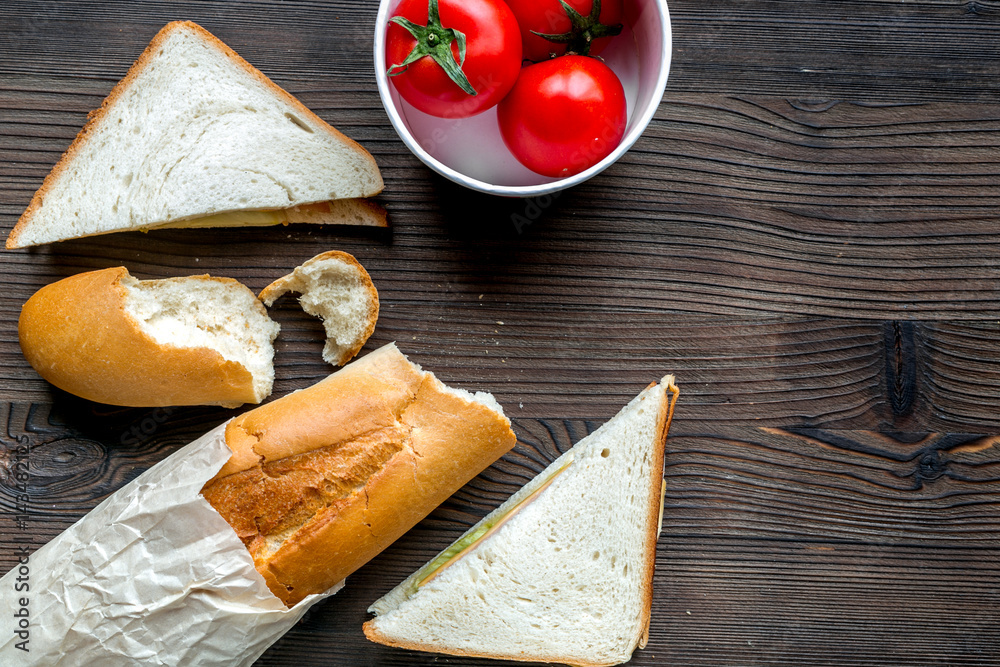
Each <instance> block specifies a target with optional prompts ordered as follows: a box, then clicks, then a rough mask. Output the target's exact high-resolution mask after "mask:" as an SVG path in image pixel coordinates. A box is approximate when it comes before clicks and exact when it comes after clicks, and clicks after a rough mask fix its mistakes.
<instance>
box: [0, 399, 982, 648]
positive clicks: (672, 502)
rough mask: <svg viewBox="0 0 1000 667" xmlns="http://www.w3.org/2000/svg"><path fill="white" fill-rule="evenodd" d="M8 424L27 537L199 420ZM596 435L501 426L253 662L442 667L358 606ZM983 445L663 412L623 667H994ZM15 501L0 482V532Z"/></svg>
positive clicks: (24, 412)
mask: <svg viewBox="0 0 1000 667" xmlns="http://www.w3.org/2000/svg"><path fill="white" fill-rule="evenodd" d="M682 404H683V402H682ZM4 416H5V418H6V421H7V431H6V436H5V437H4V438H3V439H2V440H3V451H4V456H3V457H0V460H2V461H3V462H4V465H5V466H6V465H7V462H8V461H9V460H10V458H9V452H10V448H11V446H12V443H14V442H16V441H17V439H18V438H19V437H25V436H26V437H27V438H29V439H30V441H31V443H32V452H31V455H30V456H31V461H32V463H33V464H34V467H33V471H34V474H33V477H32V487H31V488H32V502H31V509H30V518H29V522H30V524H29V525H30V526H31V529H32V530H31V535H32V537H33V539H34V546H39V545H40V544H41V543H43V542H44V541H45V540H47V539H48V538H49V537H51V536H52V535H54V534H55V533H56V532H57V531H58V530H61V529H62V528H63V527H65V526H67V525H68V524H69V523H70V522H71V521H72V520H73V519H74V518H75V517H78V516H80V515H82V514H83V513H85V512H86V511H87V510H88V509H89V508H90V507H92V506H93V505H95V504H96V503H97V502H98V501H99V500H100V498H101V497H102V495H103V494H106V493H108V492H110V491H111V490H113V489H114V488H117V487H118V486H120V485H122V484H124V483H125V482H127V481H128V479H131V478H132V477H133V476H134V475H135V474H138V472H139V471H140V470H141V469H145V467H148V466H149V465H151V464H152V463H153V462H155V461H156V460H159V459H160V458H162V456H164V455H165V454H166V453H168V452H169V451H172V450H173V449H174V448H175V447H176V446H179V445H180V444H182V443H180V442H178V440H177V437H176V436H177V435H178V434H179V432H188V434H189V436H190V437H194V436H196V435H197V430H198V429H200V428H201V427H202V426H203V424H201V423H198V422H199V420H198V419H191V420H186V421H184V422H183V423H182V424H180V425H178V426H177V428H176V429H175V428H174V426H175V424H174V423H173V422H171V428H169V429H164V430H160V431H156V430H154V431H153V432H152V433H151V434H150V435H149V436H147V437H146V439H144V440H143V441H142V442H141V443H138V444H136V443H131V442H129V443H126V444H125V445H124V447H123V445H122V443H120V442H111V438H110V437H109V436H108V434H107V433H97V432H95V431H91V432H89V433H81V432H80V431H79V430H78V427H77V426H75V425H74V426H72V427H67V426H63V425H60V424H58V423H57V422H54V421H53V419H52V416H51V415H50V414H47V413H46V411H45V410H44V408H38V407H35V408H27V409H26V408H25V406H19V405H17V406H13V408H12V409H11V408H9V407H8V408H7V414H6V415H4ZM22 422H23V423H22ZM78 423H87V424H93V422H78ZM598 424H599V422H596V421H584V420H551V419H547V420H536V419H515V421H514V427H515V431H516V432H517V434H518V445H517V447H516V449H515V450H514V451H513V452H511V453H510V454H508V455H507V456H505V457H503V459H501V460H500V461H499V462H498V463H497V464H495V465H494V466H492V467H491V468H490V469H489V470H488V471H487V472H486V473H484V474H483V475H481V476H480V477H478V478H476V479H475V480H473V482H471V483H470V484H469V485H467V486H466V487H464V488H463V489H462V490H461V491H460V492H459V493H457V494H456V495H455V496H453V497H452V498H451V499H449V500H448V501H447V502H446V503H445V504H444V505H442V506H441V507H440V508H438V509H437V510H436V511H435V512H434V513H432V515H431V516H430V517H429V518H428V519H426V520H425V521H423V522H422V523H421V524H420V525H419V526H418V527H417V528H415V529H414V530H413V531H411V532H410V533H408V534H407V535H406V536H404V537H403V538H402V539H401V540H400V541H399V542H397V543H396V544H394V545H393V546H391V547H390V548H389V549H388V550H387V551H386V552H384V553H383V554H382V555H381V556H379V557H378V558H377V559H376V560H374V561H373V562H372V563H370V564H369V565H368V566H366V567H365V568H363V569H362V570H361V571H360V572H359V573H358V574H357V575H355V576H354V577H352V578H351V579H350V580H349V583H348V586H347V588H346V589H345V590H344V591H343V592H342V593H340V594H338V595H337V596H336V597H334V598H332V599H331V600H330V601H328V602H326V603H324V604H322V605H319V606H318V607H316V608H315V609H314V610H313V611H311V612H310V614H309V615H308V616H307V617H306V619H305V620H304V621H303V622H302V623H300V624H299V625H298V626H296V627H295V628H294V629H293V630H292V631H291V632H290V633H289V634H288V635H286V637H284V638H283V639H282V640H281V641H280V642H279V643H278V644H277V645H275V647H273V648H272V649H271V650H270V651H269V652H268V653H267V654H266V655H265V657H264V658H263V659H262V660H261V661H260V664H261V665H289V664H291V663H292V661H295V662H296V663H297V664H300V665H321V664H323V665H338V664H343V665H348V664H350V665H355V664H400V665H402V664H412V665H424V664H427V665H430V664H438V663H439V662H440V660H441V658H439V657H437V656H434V655H431V654H420V653H414V652H405V651H397V650H394V649H388V648H385V647H376V646H372V645H370V644H368V643H367V642H366V641H365V639H364V638H363V636H362V634H361V631H360V625H361V623H362V622H363V621H364V620H365V618H367V614H366V611H365V610H366V608H367V605H368V604H370V603H371V602H372V601H373V600H374V599H375V598H377V597H378V596H379V595H381V594H382V593H384V592H386V591H387V590H389V589H390V588H391V587H393V586H394V585H395V584H396V583H398V582H399V581H400V580H402V579H403V578H404V577H405V576H406V575H408V574H409V573H410V572H411V571H412V570H413V569H415V568H416V567H418V566H419V565H421V564H422V563H423V562H424V561H425V560H427V559H428V558H429V557H431V556H433V555H434V554H435V553H436V552H437V550H439V549H441V548H443V547H444V546H446V545H447V544H448V543H449V542H450V541H451V540H452V539H454V538H455V537H457V536H458V535H459V534H461V532H462V531H463V530H465V529H466V528H467V527H468V526H469V525H471V524H472V523H474V522H475V521H476V520H478V518H480V517H482V516H483V515H485V514H486V513H487V512H489V511H490V510H491V509H492V508H493V507H496V506H497V505H499V504H500V503H501V502H502V501H503V500H504V499H505V498H506V497H507V496H508V495H509V494H510V493H513V491H514V490H516V489H517V488H519V487H520V486H521V485H522V484H523V483H524V482H526V481H527V480H528V479H530V478H531V477H532V476H534V475H535V474H537V472H539V471H540V470H542V469H543V468H544V467H545V465H547V463H548V462H549V461H551V460H553V459H554V458H555V457H556V456H558V454H559V453H560V452H562V451H565V450H566V449H568V448H569V447H570V446H571V445H572V444H573V443H574V442H576V441H578V440H579V439H580V438H581V437H583V436H584V435H585V434H587V433H589V432H591V431H592V430H593V429H594V428H596V426H597V425H598ZM115 428H116V429H117V428H119V427H118V426H116V427H115ZM105 430H106V431H107V430H111V429H110V427H106V428H105ZM95 443H96V444H95ZM998 445H1000V438H998V437H997V436H995V435H994V436H979V435H966V434H933V433H897V434H894V435H891V436H890V435H887V434H884V433H883V434H880V433H874V432H867V431H843V430H832V431H831V430H821V429H797V428H789V429H778V428H761V429H753V428H738V427H718V428H715V429H713V430H706V427H705V425H704V424H698V423H695V422H690V421H685V419H684V418H683V415H681V414H680V413H678V418H677V419H676V420H675V424H674V429H673V433H672V436H671V437H670V439H669V440H668V444H667V461H666V480H667V495H666V509H665V513H664V526H663V533H662V535H661V538H660V547H659V552H658V557H657V575H656V580H655V590H656V595H655V599H654V612H653V622H652V632H651V639H650V644H649V646H648V647H647V648H646V649H645V650H644V651H640V652H638V653H637V654H636V656H635V658H634V660H633V663H632V664H636V665H657V664H664V661H667V662H668V663H669V664H695V665H721V664H732V662H733V661H734V660H737V661H739V662H740V664H748V665H751V664H752V665H764V664H866V665H886V666H888V665H898V664H915V665H924V664H926V665H931V664H978V665H990V664H995V663H993V662H991V660H992V659H993V658H994V657H996V654H995V652H993V651H992V649H993V648H994V647H995V646H996V642H997V640H998V639H1000V624H997V623H996V621H997V620H1000V619H998V616H997V614H998V612H997V606H996V595H997V589H996V585H995V584H996V581H997V577H998V576H1000V502H998V501H997V498H998V497H1000V496H998V493H1000V447H998ZM11 503H12V500H11V490H10V487H9V486H7V485H6V484H5V485H4V486H3V487H0V508H2V509H3V510H4V511H3V512H2V514H0V516H2V517H3V519H4V520H5V521H6V520H8V519H10V517H11V516H12V515H11V514H10V511H9V508H10V505H11ZM14 534H15V533H13V531H10V530H8V529H7V527H6V526H5V530H3V532H2V537H0V542H2V543H3V544H2V545H0V546H2V547H3V548H2V551H0V553H2V554H3V558H4V559H5V560H4V562H3V563H2V564H0V567H4V568H6V567H9V566H10V565H11V564H12V562H13V561H12V560H11V557H10V556H8V555H7V554H10V553H13V549H12V545H11V544H9V541H10V539H11V537H12V535H14ZM942 619H946V620H947V622H942ZM304 647H308V648H309V650H308V651H303V648H304ZM448 664H454V665H478V664H483V663H482V662H481V661H475V660H461V659H454V660H451V659H449V661H448Z"/></svg>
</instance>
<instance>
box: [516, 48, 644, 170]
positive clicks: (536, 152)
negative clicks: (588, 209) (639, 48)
mask: <svg viewBox="0 0 1000 667" xmlns="http://www.w3.org/2000/svg"><path fill="white" fill-rule="evenodd" d="M497 119H498V121H499V125H500V135H501V136H502V137H503V141H504V143H505V144H506V145H507V148H508V149H509V150H510V152H511V153H512V154H513V155H514V157H516V158H517V159H518V161H520V162H521V164H523V165H524V166H526V167H527V168H528V169H531V170H532V171H534V172H537V173H539V174H543V175H545V176H557V177H562V176H571V175H573V174H577V173H579V172H581V171H583V170H585V169H587V168H589V167H591V166H593V165H595V164H597V163H598V162H600V161H601V160H603V159H604V158H605V157H607V155H608V154H610V153H611V152H612V151H613V150H614V149H615V148H616V147H617V146H618V144H619V143H621V140H622V137H623V136H625V123H626V106H625V90H624V89H623V88H622V84H621V81H619V80H618V77H617V76H615V74H614V72H612V71H611V69H610V68H609V67H608V66H607V65H605V64H604V63H602V62H601V61H600V60H597V59H596V58H590V57H587V56H562V57H560V58H553V59H552V60H546V61H544V62H540V63H537V64H535V65H528V66H527V67H525V68H524V69H522V70H521V76H520V77H518V79H517V83H516V84H514V88H513V89H512V90H511V91H510V93H509V94H508V95H507V97H505V98H504V99H503V101H502V102H500V105H499V106H498V107H497Z"/></svg>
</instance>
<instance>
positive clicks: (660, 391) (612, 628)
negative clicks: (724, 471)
mask: <svg viewBox="0 0 1000 667" xmlns="http://www.w3.org/2000/svg"><path fill="white" fill-rule="evenodd" d="M676 394H677V390H676V387H675V386H674V384H673V378H672V377H671V376H667V377H665V378H664V379H663V380H662V381H661V382H660V383H659V384H654V385H651V386H650V387H648V388H647V389H645V390H644V391H643V392H642V393H641V394H639V396H637V397H636V398H635V399H633V400H632V401H631V402H630V403H629V404H628V405H627V406H625V408H623V409H622V411H621V412H619V413H618V415H616V416H615V417H614V418H613V419H611V420H610V421H609V422H607V423H606V424H604V425H603V426H602V427H601V428H599V429H598V430H597V431H595V432H594V433H592V434H591V435H589V436H587V437H586V438H584V439H583V440H581V441H580V442H579V443H577V444H576V445H575V446H574V447H573V448H572V449H570V450H569V451H568V452H566V453H565V454H563V455H562V456H560V457H559V458H557V459H556V460H555V461H554V462H553V463H552V464H551V465H549V466H548V467H547V468H546V469H545V470H544V471H542V473H541V474H539V475H538V476H537V477H535V478H534V479H533V480H532V481H530V482H529V483H528V484H527V485H525V486H524V487H523V488H522V489H521V490H519V491H518V492H517V493H515V494H514V495H513V496H511V497H510V498H509V499H508V500H507V501H506V502H505V503H503V504H502V505H501V506H500V507H499V508H497V509H496V510H495V511H493V512H492V513H490V514H489V515H488V516H487V517H486V518H485V519H483V520H482V521H480V522H479V523H478V524H477V525H476V526H474V527H473V528H472V529H471V530H470V531H468V532H467V533H466V535H465V536H463V538H460V539H459V540H458V541H457V542H456V545H458V546H457V547H456V548H455V549H451V548H449V549H448V550H445V551H444V552H442V556H439V558H438V559H435V560H432V561H431V562H430V563H429V564H428V565H427V566H425V567H424V568H421V570H419V571H417V572H416V573H414V574H413V575H411V576H410V577H409V578H408V579H406V580H405V581H404V582H403V583H402V584H400V585H399V586H397V587H396V588H394V589H393V590H392V591H390V592H389V593H388V594H387V595H385V596H384V597H382V598H381V599H380V600H378V601H376V602H375V603H374V604H373V605H372V606H371V607H370V608H369V611H370V612H373V613H374V614H376V616H375V618H373V619H372V620H370V621H368V622H367V623H365V625H364V631H365V635H366V636H367V637H368V638H369V639H371V640H372V641H376V642H379V643H383V644H388V645H390V646H398V647H402V648H407V649H415V650H422V651H434V652H440V653H447V654H451V655H462V656H475V657H487V658H499V659H507V660H526V661H541V662H563V663H569V664H573V665H616V664H620V663H623V662H626V661H628V660H629V658H630V657H631V655H632V652H633V651H634V650H635V648H636V647H637V646H643V645H645V640H646V635H647V633H648V624H649V612H650V606H651V604H652V576H653V566H654V560H655V550H656V540H657V536H658V534H659V527H660V519H661V508H662V482H663V448H664V442H665V439H666V435H667V431H668V429H669V425H670V418H671V415H672V412H673V399H672V397H673V398H674V399H675V397H676ZM484 530H485V531H487V532H485V534H484V535H483V537H482V538H481V539H479V541H477V542H474V543H473V544H472V545H471V546H469V547H468V548H466V549H465V550H464V551H459V550H460V549H461V548H462V544H461V543H462V542H463V540H465V539H467V538H469V537H474V536H475V535H477V534H479V533H482V532H483V531H484ZM454 546H455V545H453V547H454ZM455 551H458V556H457V557H456V558H452V559H451V560H450V561H447V565H446V566H445V567H443V568H442V569H439V570H436V571H434V570H433V564H434V563H435V562H436V561H438V562H439V561H441V560H446V559H447V557H448V555H450V554H451V553H454V552H455ZM420 582H422V583H420Z"/></svg>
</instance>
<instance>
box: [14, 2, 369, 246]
mask: <svg viewBox="0 0 1000 667" xmlns="http://www.w3.org/2000/svg"><path fill="white" fill-rule="evenodd" d="M381 190H382V177H381V175H380V174H379V170H378V167H377V166H376V164H375V160H374V158H372V156H371V155H370V154H369V153H368V152H367V151H366V150H365V149H364V148H362V147H361V146H359V145H358V144H357V143H355V142H354V141H352V140H351V139H348V138H347V137H345V136H344V135H343V134H341V133H340V132H338V131H337V130H335V129H334V128H332V127H330V125H328V124H327V123H326V122H325V121H323V120H322V119H321V118H320V117H319V116H317V115H316V114H314V113H313V112H311V111H310V110H309V109H307V108H306V107H305V106H304V105H303V104H302V103H301V102H299V101H298V100H297V99H295V98H294V97H292V96H291V95H290V94H288V93H287V92H285V91H284V90H282V89H281V88H279V87H278V86H277V85H275V84H274V83H273V82H272V81H271V80H270V79H268V78H267V77H266V76H264V74H262V73H261V72H260V71H259V70H257V69H256V68H254V67H253V66H252V65H250V64H249V63H248V62H246V61H245V60H243V58H241V57H240V56H238V55H237V54H236V52H234V51H233V50H232V49H230V48H229V47H228V46H226V45H225V44H223V43H222V42H221V41H219V40H218V39H217V38H216V37H214V36H213V35H212V34H210V33H209V32H208V31H207V30H205V29H204V28H202V27H200V26H198V25H196V24H194V23H191V22H188V21H184V22H174V23H170V24H168V25H167V26H165V27H164V28H163V29H162V30H160V32H159V33H157V35H156V36H155V37H154V38H153V40H152V42H150V44H149V46H148V47H147V48H146V50H145V51H143V53H142V55H140V56H139V58H138V60H136V62H135V64H133V65H132V68H131V69H130V70H129V71H128V74H127V75H126V76H125V78H124V79H122V80H121V81H120V82H119V83H118V84H117V85H116V86H115V88H114V89H113V90H112V91H111V94H110V95H108V97H107V98H106V99H105V100H104V103H103V104H102V105H101V107H100V108H99V109H97V110H95V111H94V112H92V113H91V115H90V118H89V120H88V121H87V124H86V126H85V127H84V128H83V130H82V131H81V132H80V133H79V134H78V135H77V137H76V139H75V140H74V141H73V143H72V144H71V145H70V147H69V148H68V149H67V151H66V153H65V154H63V156H62V158H61V159H60V160H59V162H58V163H57V164H56V166H55V167H54V168H53V169H52V171H51V172H50V173H49V175H48V176H47V177H46V178H45V181H44V182H43V183H42V186H41V188H40V189H39V190H38V192H36V193H35V196H34V197H33V198H32V200H31V203H30V204H29V206H28V208H27V210H26V211H25V212H24V214H23V215H22V216H21V218H20V220H19V221H18V223H17V225H16V226H15V227H14V229H13V231H12V232H11V233H10V236H9V237H8V238H7V247H8V248H23V247H26V246H32V245H38V244H42V243H50V242H53V241H61V240H64V239H69V238H77V237H82V236H92V235H95V234H106V233H109V232H117V231H125V230H136V229H141V230H146V229H153V228H159V227H219V226H244V225H273V224H281V223H287V222H318V223H323V222H339V223H347V224H368V225H377V226H384V225H385V213H384V211H382V210H381V208H380V207H378V206H377V205H375V204H373V203H371V202H368V201H366V200H364V199H362V198H364V197H370V196H373V195H375V194H377V193H379V192H380V191H381Z"/></svg>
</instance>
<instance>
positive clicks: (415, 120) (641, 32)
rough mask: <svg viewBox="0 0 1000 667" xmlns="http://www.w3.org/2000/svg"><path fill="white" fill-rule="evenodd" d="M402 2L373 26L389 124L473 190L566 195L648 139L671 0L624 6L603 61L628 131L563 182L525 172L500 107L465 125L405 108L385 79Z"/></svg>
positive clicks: (384, 6) (666, 66)
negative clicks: (508, 142)
mask: <svg viewBox="0 0 1000 667" xmlns="http://www.w3.org/2000/svg"><path fill="white" fill-rule="evenodd" d="M399 2H400V0H382V3H381V5H380V6H379V10H378V18H377V19H376V22H375V76H376V79H377V81H378V91H379V95H380V96H381V97H382V104H383V106H385V110H386V113H388V114H389V120H391V121H392V125H393V127H394V128H396V132H397V133H399V136H400V138H401V139H402V140H403V143H405V144H406V146H407V147H408V148H409V149H410V150H411V151H413V154H414V155H416V156H417V157H418V158H420V159H421V160H422V161H423V162H424V164H426V165H427V166H428V167H430V168H431V169H433V170H434V171H436V172H438V173H439V174H441V175H442V176H444V177H446V178H448V179H451V180H452V181H455V182H456V183H459V184H461V185H464V186H466V187H468V188H472V189H473V190H478V191H480V192H486V193H489V194H495V195H503V196H508V197H534V196H537V195H543V194H548V193H551V192H556V191H557V190H563V189H565V188H568V187H571V186H573V185H576V184H578V183H582V182H583V181H586V180H587V179H589V178H591V177H593V176H595V175H597V174H599V173H600V172H602V171H604V170H605V169H607V168H608V167H609V166H610V165H611V164H613V163H614V162H615V161H616V160H617V159H618V158H620V157H621V156H622V155H623V154H624V153H625V151H627V150H628V149H629V148H630V147H631V146H632V144H634V143H635V141H636V139H638V138H639V136H640V135H641V134H642V133H643V131H644V130H645V129H646V126H647V125H648V124H649V121H650V120H651V119H652V117H653V114H654V113H655V112H656V108H657V107H658V106H659V104H660V99H661V98H662V97H663V90H664V88H665V87H666V85H667V74H668V73H669V71H670V49H671V43H670V15H669V13H668V12H667V3H666V0H624V21H623V23H624V24H625V28H624V30H622V32H621V34H620V35H618V36H617V37H615V38H614V39H613V40H612V42H611V43H610V44H609V45H608V46H607V48H606V49H605V50H604V51H603V52H602V53H601V57H602V58H603V59H604V61H605V62H606V63H607V64H608V65H609V66H610V67H611V69H612V70H614V72H615V74H617V75H618V78H619V79H621V82H622V86H624V88H625V97H626V100H627V103H628V123H627V125H626V127H625V137H624V138H623V139H622V142H621V144H619V146H618V147H617V148H616V149H615V150H614V151H613V152H612V153H611V154H610V155H608V156H607V157H606V158H604V159H603V160H601V161H600V162H598V163H597V164H595V165H594V166H593V167H591V168H590V169H587V170H586V171H583V172H580V173H579V174H575V175H573V176H568V177H566V178H551V177H547V176H541V175H539V174H536V173H534V172H532V171H530V170H529V169H527V168H526V167H524V166H522V165H521V164H520V163H519V162H518V161H517V160H516V159H515V158H514V156H513V155H511V153H510V151H508V150H507V147H506V146H505V145H504V143H503V139H501V138H500V130H499V129H498V127H497V114H496V107H494V108H492V109H490V110H488V111H485V112H483V113H481V114H479V115H478V116H473V117H472V118H462V119H458V120H455V119H444V118H435V117H434V116H429V115H427V114H425V113H422V112H420V111H417V110H416V109H414V108H413V107H412V106H410V105H409V104H407V103H406V102H405V101H404V100H403V99H402V98H401V97H400V96H399V94H398V93H397V92H396V89H395V87H394V86H393V85H392V84H391V83H389V80H388V77H387V76H386V74H385V71H386V63H385V33H386V25H387V24H388V21H389V18H390V17H391V16H392V15H393V13H394V12H395V9H396V6H397V5H398V4H399Z"/></svg>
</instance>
